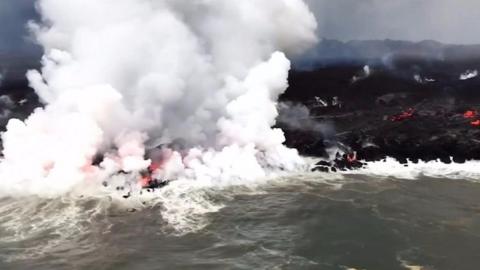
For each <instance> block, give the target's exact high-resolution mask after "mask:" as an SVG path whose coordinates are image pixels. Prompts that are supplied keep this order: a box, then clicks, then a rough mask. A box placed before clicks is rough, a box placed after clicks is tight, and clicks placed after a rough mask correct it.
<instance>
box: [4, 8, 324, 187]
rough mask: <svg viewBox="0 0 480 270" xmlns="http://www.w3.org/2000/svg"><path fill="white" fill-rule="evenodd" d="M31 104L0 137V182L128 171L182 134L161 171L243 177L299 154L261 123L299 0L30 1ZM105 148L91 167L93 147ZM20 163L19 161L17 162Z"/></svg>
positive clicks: (302, 42) (305, 22)
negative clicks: (35, 16)
mask: <svg viewBox="0 0 480 270" xmlns="http://www.w3.org/2000/svg"><path fill="white" fill-rule="evenodd" d="M38 7H39V11H40V13H41V15H42V21H41V23H39V24H32V25H31V28H32V29H33V31H34V32H35V35H36V37H37V39H38V42H39V43H40V44H41V45H42V46H43V48H44V50H45V55H44V57H43V60H42V63H43V68H42V70H41V71H30V72H29V73H28V74H27V77H28V79H29V81H30V84H31V86H32V87H33V88H34V89H35V91H36V93H37V94H38V95H39V97H40V99H41V100H42V101H43V102H44V103H45V104H46V107H45V108H44V109H38V110H37V111H35V112H34V113H33V114H32V115H31V116H30V117H29V118H28V119H27V120H26V121H25V122H22V121H19V120H15V119H12V120H11V121H10V122H9V124H8V126H7V132H6V133H5V134H3V141H4V151H3V154H4V160H3V161H2V162H1V164H0V176H1V177H0V178H1V179H2V183H1V184H0V186H1V187H2V189H3V191H4V192H7V193H14V192H17V191H18V190H21V191H22V192H23V193H35V194H38V193H42V194H47V195H51V194H56V193H58V192H65V191H68V190H70V189H71V188H72V187H74V186H76V185H78V184H79V183H85V182H95V181H97V182H98V179H101V180H102V179H108V178H109V176H110V175H112V173H115V172H116V171H119V170H122V171H125V172H129V173H132V174H135V173H136V172H138V171H140V170H143V169H145V168H146V167H147V166H149V164H150V162H151V161H150V160H148V159H145V158H144V154H145V151H146V149H148V148H149V147H152V146H156V145H158V144H160V143H169V142H172V141H173V140H176V139H182V140H184V141H185V142H186V143H185V144H186V147H187V148H186V149H185V151H183V152H179V151H173V150H171V151H170V152H169V153H168V155H166V157H165V160H164V164H162V167H161V168H160V169H159V170H157V172H156V173H157V174H159V175H160V176H161V177H169V178H188V179H197V180H209V181H213V180H215V181H219V182H222V181H229V180H231V179H237V178H239V179H244V180H251V179H256V178H259V177H265V176H267V174H268V171H269V170H276V169H281V170H294V169H295V168H297V167H298V166H301V164H302V160H301V159H300V157H299V156H298V154H297V152H296V151H295V150H292V149H287V148H286V147H284V146H283V145H282V143H283V141H284V136H283V133H282V131H281V130H279V129H272V128H271V127H272V126H273V125H274V124H275V118H276V116H277V114H278V112H277V108H276V100H277V98H278V96H279V95H280V94H281V93H282V92H283V91H285V89H286V87H287V76H288V71H289V68H290V62H289V60H288V59H287V58H286V55H285V54H287V55H296V54H299V53H301V52H302V51H303V50H304V49H307V48H308V47H309V46H311V45H313V44H314V43H315V42H316V40H317V39H316V36H315V30H316V21H315V18H314V16H313V14H312V13H310V11H309V9H308V7H307V5H306V4H305V3H304V2H302V1H301V0H281V1H279V0H262V1H258V0H246V1H226V0H213V1H201V0H199V1H190V0H188V1H187V0H183V1H179V0H175V1H173V0H172V1H170V0H164V1H151V0H102V1H99V0H62V1H58V0H40V1H39V2H38ZM99 152H101V153H106V154H105V156H106V158H105V160H104V161H103V162H102V163H101V165H100V167H96V166H92V161H93V159H94V157H95V155H96V154H97V153H99ZM26 165H27V166H28V170H25V166H26Z"/></svg>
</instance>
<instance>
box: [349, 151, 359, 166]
mask: <svg viewBox="0 0 480 270" xmlns="http://www.w3.org/2000/svg"><path fill="white" fill-rule="evenodd" d="M347 161H348V162H349V163H354V162H356V161H357V153H356V152H353V153H350V154H348V155H347Z"/></svg>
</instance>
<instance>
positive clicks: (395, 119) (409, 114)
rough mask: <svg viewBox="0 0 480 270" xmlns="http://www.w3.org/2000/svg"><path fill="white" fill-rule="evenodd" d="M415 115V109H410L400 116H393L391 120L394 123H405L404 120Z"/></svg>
mask: <svg viewBox="0 0 480 270" xmlns="http://www.w3.org/2000/svg"><path fill="white" fill-rule="evenodd" d="M414 113H415V109H413V108H408V110H406V111H403V112H402V113H400V114H398V115H394V116H392V117H391V118H390V120H391V121H392V122H398V121H404V120H407V119H409V118H411V117H412V116H413V114H414Z"/></svg>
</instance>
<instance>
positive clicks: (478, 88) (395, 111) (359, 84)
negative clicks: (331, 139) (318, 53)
mask: <svg viewBox="0 0 480 270" xmlns="http://www.w3.org/2000/svg"><path fill="white" fill-rule="evenodd" d="M432 46H436V45H435V44H433V45H432ZM469 48H473V47H469ZM442 50H443V49H442ZM448 50H450V51H455V50H458V51H460V52H455V54H456V55H457V56H456V57H455V59H454V60H449V61H446V60H432V59H422V58H419V57H417V58H412V59H409V58H402V59H400V60H398V61H396V62H393V63H390V64H391V65H388V66H387V65H384V64H378V65H371V66H370V70H371V74H370V76H368V77H365V78H363V79H361V80H357V81H356V82H353V81H352V78H353V77H354V76H356V75H357V74H359V72H361V70H362V69H363V66H364V64H366V63H354V64H345V63H343V64H334V65H323V66H322V67H320V68H317V69H315V70H312V71H292V72H291V74H290V78H289V83H290V87H289V89H288V90H287V91H286V93H285V94H284V95H283V96H282V97H281V100H282V101H283V102H286V101H288V102H298V103H301V104H304V105H305V106H307V107H309V108H310V113H311V117H312V119H315V120H316V121H319V122H322V121H329V122H331V123H333V125H334V127H335V130H336V140H337V143H338V145H339V146H340V148H341V149H342V150H344V151H345V152H346V153H349V152H350V153H353V152H356V153H357V157H358V159H359V160H365V161H374V160H382V159H384V158H385V157H386V156H391V157H394V158H396V159H397V160H398V161H399V162H401V163H406V162H407V161H408V160H410V161H412V162H418V161H419V160H425V161H430V160H436V159H439V160H441V161H442V162H445V163H451V162H459V163H462V162H465V161H466V160H469V159H480V115H479V114H478V113H477V114H476V115H475V117H472V118H465V117H464V113H465V112H466V111H469V110H471V111H476V112H480V77H475V78H472V79H469V80H460V74H462V73H463V72H465V71H466V70H469V69H470V70H472V69H478V70H480V60H474V59H465V58H462V57H460V56H458V55H462V53H461V48H460V49H459V47H449V49H448ZM449 53H452V54H453V52H449ZM468 53H471V52H467V53H464V55H467V54H468ZM452 59H453V57H452ZM392 67H393V68H392ZM418 78H428V80H423V79H422V80H419V79H418ZM334 98H336V99H337V100H338V102H339V103H340V104H341V106H330V105H328V106H320V104H319V103H318V102H317V101H318V100H319V99H320V100H324V101H330V100H332V99H334ZM477 120H479V121H478V123H477V124H478V125H475V122H476V121H477ZM284 131H285V133H286V138H287V142H286V144H287V145H289V146H295V147H296V148H297V149H299V151H300V153H302V154H305V155H313V156H322V157H323V156H325V153H326V151H325V149H321V148H322V147H325V146H322V143H321V142H319V138H318V136H315V138H309V137H308V134H302V140H301V141H298V140H297V138H298V137H297V136H296V135H295V132H296V131H295V130H289V129H284ZM309 140H314V141H315V144H308V143H305V144H302V142H308V141H309ZM316 147H320V149H317V148H316ZM318 153H319V154H318ZM343 160H344V159H343ZM347 165H348V164H347ZM322 166H325V164H322ZM336 167H337V168H345V167H346V168H348V167H351V166H345V164H340V165H338V164H336Z"/></svg>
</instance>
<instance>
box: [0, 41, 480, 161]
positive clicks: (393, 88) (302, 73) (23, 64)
mask: <svg viewBox="0 0 480 270" xmlns="http://www.w3.org/2000/svg"><path fill="white" fill-rule="evenodd" d="M320 56H322V57H320ZM0 58H1V61H0V67H1V70H2V72H1V73H2V74H3V80H2V81H1V83H0V96H3V97H2V98H0V129H1V130H4V129H5V125H6V123H7V121H8V119H9V118H12V117H16V118H20V119H24V118H25V117H27V116H28V115H29V114H30V113H31V112H32V111H33V110H34V108H36V107H39V106H41V104H40V103H39V101H38V98H37V97H36V95H35V94H34V92H33V90H32V89H30V88H29V87H28V82H27V81H26V79H25V72H26V71H27V70H28V69H31V68H38V67H39V60H38V57H37V58H35V57H25V56H23V57H17V56H7V55H0ZM307 62H308V64H305V63H307ZM299 63H300V64H301V63H303V64H302V65H299ZM366 65H368V66H369V70H365V68H364V67H365V66H366ZM467 70H470V71H472V72H473V71H475V70H478V71H480V47H479V46H451V45H442V44H440V43H437V42H434V41H424V42H420V43H411V42H403V41H391V40H386V41H363V42H361V41H352V42H349V43H341V42H337V41H331V40H325V41H323V42H322V43H321V44H320V45H319V46H318V47H317V48H316V51H315V54H312V57H311V59H310V60H309V59H307V60H305V59H304V60H302V61H298V62H297V63H296V69H294V70H293V71H292V72H291V73H290V78H289V83H290V87H289V88H288V90H287V91H286V93H285V94H284V95H283V96H282V97H281V104H282V105H281V109H280V117H279V121H278V126H279V127H281V128H282V129H283V130H284V131H285V135H286V138H287V142H286V144H287V145H288V146H291V147H295V148H297V149H298V150H299V151H300V153H302V154H304V155H308V156H317V157H327V156H328V154H327V149H336V148H338V149H340V151H338V153H339V154H338V155H337V161H336V165H337V166H336V167H337V168H340V169H344V168H351V167H358V166H361V165H362V164H361V163H360V162H358V161H359V160H365V161H373V160H381V159H383V158H385V157H386V156H391V157H394V158H396V159H397V160H399V161H400V162H403V163H405V162H407V160H410V161H413V162H416V161H418V160H425V161H430V160H435V159H440V160H442V161H443V162H446V163H450V162H465V161H466V160H470V159H480V121H477V120H480V76H479V77H474V78H470V79H468V80H460V75H461V74H462V73H465V72H466V71H467ZM368 71H369V73H370V74H369V75H368V76H367V74H366V72H368ZM354 77H355V78H356V79H353V78H354ZM7 96H8V97H9V98H7ZM354 153H356V155H354ZM348 155H349V157H350V158H348ZM330 157H332V154H331V152H330ZM333 157H334V156H333ZM324 165H329V164H327V163H325V164H324ZM323 170H326V168H323Z"/></svg>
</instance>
